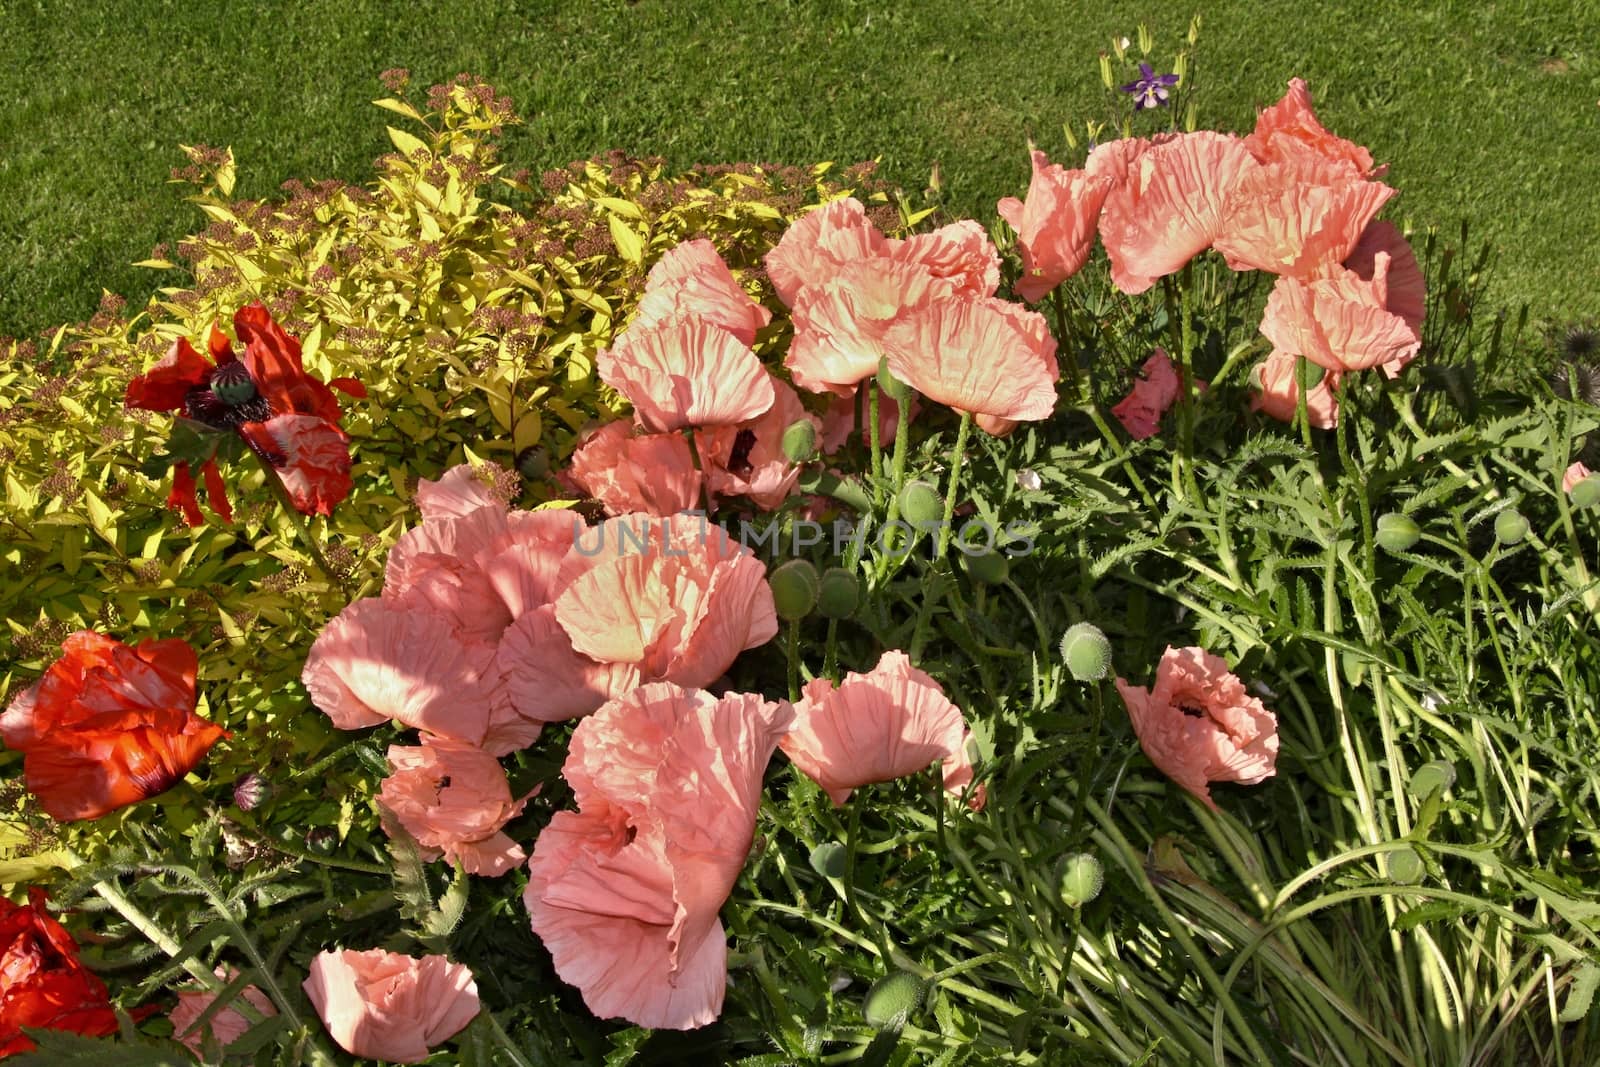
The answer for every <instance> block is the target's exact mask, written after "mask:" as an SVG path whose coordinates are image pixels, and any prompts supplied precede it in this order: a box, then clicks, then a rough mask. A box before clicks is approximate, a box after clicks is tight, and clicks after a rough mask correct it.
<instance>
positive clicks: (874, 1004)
mask: <svg viewBox="0 0 1600 1067" xmlns="http://www.w3.org/2000/svg"><path fill="white" fill-rule="evenodd" d="M925 992H926V986H925V984H924V983H923V981H922V979H920V978H918V977H917V976H916V975H914V974H911V973H909V972H907V971H896V972H895V973H894V974H891V975H888V976H887V977H884V978H880V979H878V980H877V981H876V982H874V983H872V988H871V989H869V990H867V999H866V1001H865V1002H864V1003H863V1004H862V1007H861V1014H862V1015H864V1016H865V1017H866V1020H867V1025H868V1026H871V1027H875V1028H876V1029H879V1030H883V1029H885V1028H887V1027H889V1026H892V1025H894V1023H895V1020H896V1019H899V1020H900V1021H901V1022H902V1023H903V1022H904V1021H905V1020H906V1018H907V1017H909V1016H910V1015H911V1013H912V1012H914V1011H916V1010H917V1009H918V1008H920V1007H922V997H923V994H924V993H925Z"/></svg>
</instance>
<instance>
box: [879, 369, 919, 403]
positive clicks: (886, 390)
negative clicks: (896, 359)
mask: <svg viewBox="0 0 1600 1067" xmlns="http://www.w3.org/2000/svg"><path fill="white" fill-rule="evenodd" d="M878 388H879V389H882V390H883V395H884V396H887V397H889V398H890V399H891V400H893V401H894V402H895V403H897V404H903V403H905V402H906V401H907V400H910V399H911V386H909V385H907V384H906V383H905V382H902V381H901V380H900V379H899V378H896V377H895V376H894V373H893V372H892V371H890V370H889V361H888V360H887V359H879V360H878Z"/></svg>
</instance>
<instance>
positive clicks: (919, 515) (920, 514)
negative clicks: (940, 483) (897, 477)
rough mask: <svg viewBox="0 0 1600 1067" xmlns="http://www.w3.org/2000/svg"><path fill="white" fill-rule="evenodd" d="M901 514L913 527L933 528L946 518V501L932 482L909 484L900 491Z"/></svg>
mask: <svg viewBox="0 0 1600 1067" xmlns="http://www.w3.org/2000/svg"><path fill="white" fill-rule="evenodd" d="M900 514H902V515H904V516H905V518H906V521H907V522H909V523H911V524H912V525H913V526H923V525H929V526H931V525H933V524H934V523H936V522H938V521H939V520H940V519H942V518H943V517H944V501H943V500H941V499H940V498H939V490H937V489H935V488H934V486H933V483H932V482H924V481H920V480H919V481H915V482H907V483H906V484H905V488H904V489H901V490H900Z"/></svg>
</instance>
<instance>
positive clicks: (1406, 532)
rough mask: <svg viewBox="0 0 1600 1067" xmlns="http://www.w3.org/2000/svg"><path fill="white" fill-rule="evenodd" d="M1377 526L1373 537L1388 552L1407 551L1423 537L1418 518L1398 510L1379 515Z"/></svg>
mask: <svg viewBox="0 0 1600 1067" xmlns="http://www.w3.org/2000/svg"><path fill="white" fill-rule="evenodd" d="M1377 527H1378V528H1377V531H1376V532H1375V533H1374V534H1373V537H1372V539H1373V540H1374V541H1376V542H1378V547H1379V548H1381V549H1383V550H1384V551H1386V552H1405V551H1407V550H1408V549H1410V548H1411V546H1412V545H1414V544H1416V543H1417V541H1418V539H1420V538H1421V537H1422V527H1420V526H1418V525H1417V522H1416V520H1415V519H1413V518H1412V517H1411V516H1410V515H1402V514H1401V513H1400V512H1398V511H1391V512H1389V513H1388V514H1386V515H1379V516H1378V524H1377Z"/></svg>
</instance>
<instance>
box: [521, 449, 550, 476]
mask: <svg viewBox="0 0 1600 1067" xmlns="http://www.w3.org/2000/svg"><path fill="white" fill-rule="evenodd" d="M517 470H518V471H519V472H520V473H521V474H522V476H523V477H524V478H543V477H544V476H545V475H546V474H548V473H550V453H548V452H546V451H545V450H544V449H542V448H540V447H539V446H538V445H534V446H533V447H531V448H524V449H523V450H522V451H521V452H518V453H517Z"/></svg>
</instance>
